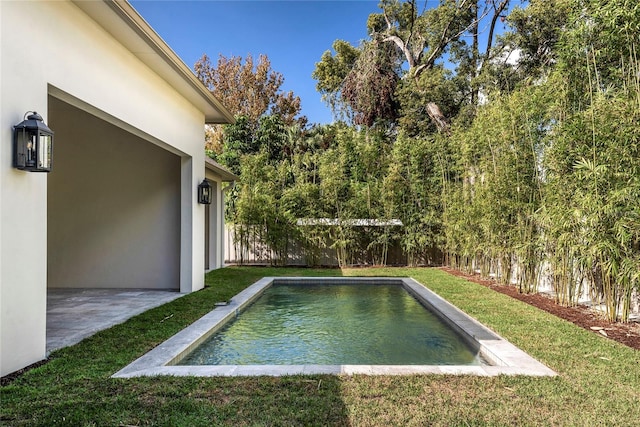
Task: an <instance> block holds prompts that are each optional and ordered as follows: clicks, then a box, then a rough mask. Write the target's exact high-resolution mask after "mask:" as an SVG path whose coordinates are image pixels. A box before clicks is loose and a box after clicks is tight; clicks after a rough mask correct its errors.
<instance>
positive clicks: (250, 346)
mask: <svg viewBox="0 0 640 427" xmlns="http://www.w3.org/2000/svg"><path fill="white" fill-rule="evenodd" d="M481 362H482V361H481V358H480V356H479V355H478V352H477V350H476V349H474V348H471V346H469V345H468V344H467V342H466V341H465V340H464V339H463V338H462V337H461V336H460V335H459V334H457V333H456V332H455V331H453V330H452V329H451V328H450V327H449V326H448V325H447V324H446V323H444V322H443V321H442V320H440V318H439V317H438V316H436V315H435V314H434V313H432V312H431V311H429V310H427V309H426V308H425V307H424V306H422V305H421V304H420V303H419V302H418V300H417V299H415V298H413V297H412V296H411V295H410V294H409V293H408V292H407V291H406V289H404V288H403V287H402V286H400V285H397V284H379V283H378V284H375V285H374V284H331V285H327V284H305V285H301V284H299V283H292V284H277V285H273V286H271V287H269V288H268V289H267V290H266V291H265V292H264V293H263V295H262V296H261V297H260V298H258V299H257V300H256V301H255V302H254V303H253V304H251V305H250V306H249V307H248V308H247V309H246V310H244V311H243V312H242V314H240V315H239V316H238V317H237V318H236V319H234V320H233V321H231V322H229V323H227V324H226V325H225V326H224V327H223V328H221V329H220V330H219V331H218V332H216V333H215V334H213V335H212V336H211V337H209V338H208V339H207V340H205V341H204V342H203V343H202V344H200V345H199V346H198V347H197V348H196V349H194V350H193V351H192V352H191V353H189V354H188V355H186V356H185V357H184V358H183V359H182V360H181V361H180V362H178V363H177V364H178V365H300V364H314V365H363V364H369V365H480V364H481Z"/></svg>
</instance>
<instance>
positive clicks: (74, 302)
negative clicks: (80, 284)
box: [47, 288, 184, 355]
mask: <svg viewBox="0 0 640 427" xmlns="http://www.w3.org/2000/svg"><path fill="white" fill-rule="evenodd" d="M182 295H184V294H181V293H179V292H176V291H159V290H148V289H66V288H65V289H63V288H50V289H48V290H47V355H48V354H49V353H51V352H52V351H54V350H58V349H60V348H63V347H68V346H71V345H74V344H77V343H79V342H80V341H82V340H83V339H85V338H87V337H89V336H91V335H93V334H95V333H96V332H98V331H101V330H103V329H107V328H110V327H111V326H113V325H117V324H119V323H122V322H124V321H126V320H127V319H129V318H131V317H133V316H136V315H138V314H140V313H143V312H145V311H147V310H149V309H152V308H154V307H158V306H160V305H162V304H165V303H167V302H170V301H173V300H175V299H176V298H179V297H181V296H182Z"/></svg>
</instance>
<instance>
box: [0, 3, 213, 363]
mask: <svg viewBox="0 0 640 427" xmlns="http://www.w3.org/2000/svg"><path fill="white" fill-rule="evenodd" d="M91 6H92V7H93V5H91ZM96 7H97V6H96ZM105 13H106V14H107V15H109V16H107V17H106V18H105V19H110V20H118V19H121V18H119V17H118V16H117V14H116V13H115V12H113V11H109V9H108V8H106V9H105ZM0 55H1V58H0V92H1V96H0V140H1V142H2V143H1V144H0V207H1V208H2V210H1V214H0V259H1V261H0V263H1V264H0V374H1V375H5V374H7V373H10V372H13V371H15V370H17V369H20V368H22V367H24V366H26V365H28V364H30V363H32V362H36V361H38V360H40V359H42V358H44V357H45V340H46V336H45V334H46V288H47V256H48V251H47V237H46V236H47V233H48V226H47V186H48V185H47V181H48V179H49V177H48V176H47V174H43V173H28V172H21V171H18V170H16V169H14V168H13V167H12V147H11V145H12V144H11V132H12V131H11V128H12V126H13V125H15V124H17V123H19V122H20V121H22V119H23V116H24V114H25V112H26V111H33V110H36V111H38V112H39V113H40V114H41V115H42V117H43V118H44V121H45V123H49V114H48V97H49V96H54V97H55V98H58V99H61V100H63V101H64V102H66V103H68V104H70V105H73V106H75V107H77V108H79V109H81V110H84V111H87V112H89V113H91V114H92V115H94V116H96V117H97V118H99V119H101V120H103V121H105V122H108V123H110V124H112V125H114V126H117V127H119V128H121V129H122V130H124V131H126V132H129V133H130V134H132V135H135V136H136V137H138V138H141V139H143V140H145V141H147V142H150V143H153V144H156V145H157V146H159V147H161V148H163V149H165V150H168V151H169V152H171V153H173V154H174V155H176V156H178V158H179V163H180V166H179V169H180V184H179V187H180V188H179V193H180V232H179V233H180V266H179V280H180V291H181V292H192V291H195V290H198V289H200V288H202V287H203V286H204V253H203V251H204V208H203V207H202V206H201V205H198V204H197V200H196V191H195V189H196V187H197V184H198V183H199V182H200V181H202V179H203V178H204V166H202V165H203V164H204V152H203V151H204V150H203V149H202V142H203V134H204V130H203V124H204V113H203V112H202V111H200V110H199V109H198V108H196V107H195V106H194V105H193V104H192V103H191V102H189V101H188V100H187V99H186V98H185V97H184V96H181V94H180V93H179V92H178V91H177V90H176V89H174V87H172V86H171V85H170V84H168V83H167V82H166V81H165V80H164V79H162V78H160V77H159V75H158V74H156V73H155V72H154V70H153V69H152V68H150V66H149V65H147V64H145V63H143V62H142V61H141V59H140V58H138V57H137V56H136V55H134V53H133V52H132V51H131V50H130V49H127V48H125V47H124V46H123V45H122V44H120V43H119V42H118V40H117V39H116V38H115V37H114V36H113V35H111V34H110V33H109V32H107V31H106V30H105V29H104V28H103V27H102V26H101V25H100V24H99V23H98V22H97V21H96V20H94V19H92V18H90V17H89V16H88V15H87V14H86V13H84V12H83V11H82V10H81V9H80V8H79V7H78V6H77V5H75V4H74V3H71V2H48V1H42V2H0ZM53 130H54V132H55V129H53ZM57 139H58V135H56V139H55V141H54V153H53V169H54V171H55V170H56V168H57V164H56V147H55V144H56V143H57ZM134 140H135V138H131V141H134ZM136 142H137V141H136ZM133 143H134V142H132V144H133ZM61 144H62V142H61ZM123 144H125V145H126V144H127V141H123ZM140 167H141V168H144V164H143V165H141V166H140ZM54 173H55V172H54ZM87 178H88V179H89V178H90V177H87Z"/></svg>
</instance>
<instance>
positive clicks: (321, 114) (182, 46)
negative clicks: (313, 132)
mask: <svg viewBox="0 0 640 427" xmlns="http://www.w3.org/2000/svg"><path fill="white" fill-rule="evenodd" d="M131 4H132V5H133V7H134V8H135V9H136V10H137V11H138V12H139V13H140V15H142V17H143V18H144V19H145V20H146V21H147V22H148V23H149V24H150V25H151V26H152V27H153V28H154V29H155V31H156V32H157V33H158V34H159V35H160V37H162V38H163V39H164V41H165V42H167V44H168V45H169V46H170V47H171V48H172V49H173V50H174V51H175V52H176V53H177V54H178V56H180V58H182V60H183V61H184V62H185V64H187V65H188V66H189V67H190V68H192V69H193V65H194V64H195V62H196V61H197V60H198V59H199V58H200V57H201V56H202V55H203V54H205V53H206V54H207V55H209V57H210V58H211V60H212V62H214V63H215V61H216V60H217V58H218V55H219V54H222V55H224V56H227V57H230V56H232V55H234V56H241V57H243V58H244V57H246V56H247V54H249V53H251V54H252V55H253V57H254V58H257V57H258V55H259V54H266V55H267V56H268V57H269V59H270V60H271V67H272V69H273V70H275V71H278V72H280V73H282V75H283V76H284V79H285V82H284V85H283V87H282V89H283V90H285V91H289V90H292V91H293V92H294V93H295V94H296V95H298V96H299V97H300V98H301V99H302V114H304V115H306V116H307V117H308V118H309V123H330V122H331V121H332V120H333V119H332V116H331V111H330V110H329V108H328V107H327V106H326V105H325V104H324V103H323V102H322V101H321V99H320V94H319V93H318V92H316V89H315V85H316V81H315V80H314V79H313V78H311V73H312V72H313V70H314V68H315V64H316V62H318V61H319V60H320V57H321V56H322V53H323V52H324V51H326V50H329V49H331V44H332V43H333V41H334V40H336V39H342V40H346V41H349V42H351V43H352V44H354V45H358V44H359V42H360V40H363V39H365V38H366V37H367V34H366V23H367V17H368V16H369V15H370V14H371V13H377V12H379V9H378V0H350V1H338V0H333V1H330V0H318V1H303V0H289V1H275V0H262V1H247V0H235V1H221V0H215V1H214V0H207V1H203V0H201V1H160V0H136V1H131Z"/></svg>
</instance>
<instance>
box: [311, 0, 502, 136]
mask: <svg viewBox="0 0 640 427" xmlns="http://www.w3.org/2000/svg"><path fill="white" fill-rule="evenodd" d="M508 5H509V0H501V1H496V0H485V1H480V0H474V1H472V0H443V1H441V2H440V4H439V5H438V6H437V7H433V8H429V9H425V10H424V11H421V12H420V11H418V6H417V2H416V0H410V1H404V2H403V1H399V0H383V1H381V2H380V8H381V9H382V13H379V14H372V15H370V16H369V19H368V22H367V29H368V32H369V34H370V40H368V41H366V42H364V43H362V45H361V46H360V47H359V48H354V47H353V46H350V45H348V44H346V45H345V42H340V43H337V42H336V43H334V49H335V50H336V55H335V56H332V55H331V53H330V52H325V54H324V55H323V56H322V59H321V61H320V62H319V63H317V64H316V71H315V72H314V78H316V79H318V89H319V90H321V92H322V93H323V94H324V95H325V97H329V98H330V99H331V100H332V102H333V105H335V104H336V103H338V102H339V103H340V104H342V105H343V106H344V105H346V106H348V107H349V109H351V111H353V113H354V114H353V116H352V118H354V119H355V120H354V121H355V122H356V123H363V124H372V123H374V122H375V121H376V119H392V120H393V119H395V118H397V117H398V116H399V114H398V113H399V109H400V110H402V106H403V102H404V99H403V98H401V97H400V96H399V94H398V92H397V91H396V90H394V87H397V85H398V83H400V82H402V86H403V87H405V88H409V87H411V89H409V90H408V91H405V93H409V92H410V91H413V92H418V93H419V94H421V95H423V96H422V97H423V98H424V97H428V96H429V89H426V90H425V89H424V88H423V87H422V86H421V83H422V81H423V79H422V75H423V74H427V73H430V72H431V71H434V70H435V71H436V72H440V71H438V68H439V67H440V62H441V61H442V60H443V58H445V56H446V58H447V60H448V61H449V62H452V63H455V64H456V65H457V70H456V73H457V74H459V75H461V79H460V80H461V81H466V82H467V84H468V85H471V88H470V89H469V90H468V91H467V92H468V100H466V101H467V102H469V103H471V104H473V105H475V104H476V103H477V102H478V90H479V86H478V84H477V83H476V82H475V80H474V79H475V78H476V77H477V75H478V74H479V73H480V72H481V69H482V67H483V64H485V63H486V62H487V60H488V59H489V58H490V55H491V52H492V51H491V47H492V44H493V38H494V37H493V33H494V29H495V26H496V22H497V20H498V18H499V17H500V16H502V14H503V13H504V11H505V10H506V9H507V7H508ZM486 19H489V20H490V22H489V24H488V32H489V34H488V42H487V47H486V49H485V51H484V53H483V54H482V55H481V54H480V47H479V44H478V39H479V38H478V37H479V32H480V26H479V23H480V22H482V21H483V20H486ZM465 36H470V37H471V38H472V39H473V42H472V45H471V46H470V47H469V46H468V45H467V43H466V42H465V40H464V37H465ZM338 49H339V50H338ZM428 80H431V81H432V80H433V79H428ZM327 94H329V95H328V96H327ZM452 97H453V98H459V97H458V94H457V93H454V94H452ZM423 104H424V108H422V109H421V113H426V114H427V115H428V116H429V117H430V118H431V120H432V122H433V124H434V125H435V127H436V128H437V129H438V130H440V131H443V132H448V129H449V122H450V120H451V118H452V117H451V116H447V115H446V113H448V114H451V113H455V112H457V111H458V110H459V108H456V109H450V110H449V111H447V112H446V113H445V111H444V109H443V108H442V106H441V105H440V104H439V103H438V102H436V100H435V99H429V98H427V99H425V100H424V102H423ZM447 104H449V102H447ZM407 111H415V108H409V109H407V108H405V109H404V112H405V113H406V112H407Z"/></svg>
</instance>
